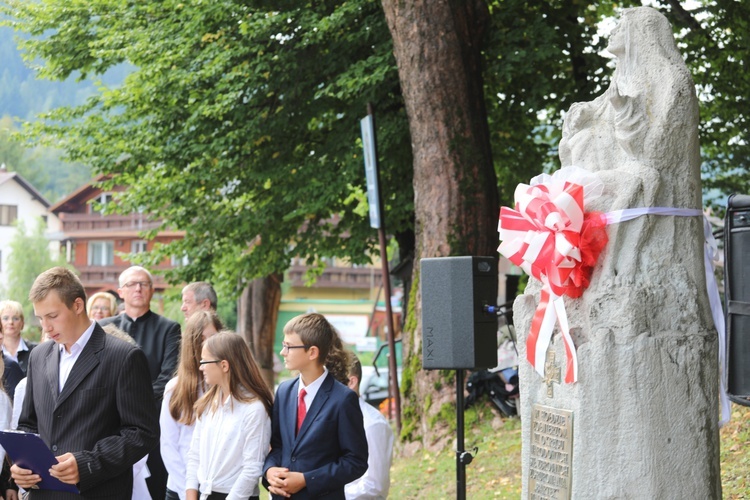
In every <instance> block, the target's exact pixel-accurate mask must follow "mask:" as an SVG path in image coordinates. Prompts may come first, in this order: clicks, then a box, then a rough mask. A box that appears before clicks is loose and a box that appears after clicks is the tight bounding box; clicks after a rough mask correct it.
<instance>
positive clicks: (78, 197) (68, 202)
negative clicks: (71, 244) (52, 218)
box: [49, 175, 106, 215]
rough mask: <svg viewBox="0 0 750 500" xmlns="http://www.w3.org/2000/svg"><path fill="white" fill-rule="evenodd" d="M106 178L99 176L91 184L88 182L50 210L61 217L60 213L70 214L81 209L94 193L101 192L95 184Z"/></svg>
mask: <svg viewBox="0 0 750 500" xmlns="http://www.w3.org/2000/svg"><path fill="white" fill-rule="evenodd" d="M105 178H106V176H105V175H98V176H96V177H95V178H94V179H93V180H91V181H90V182H87V183H86V184H84V185H83V186H81V187H79V188H78V189H76V190H75V191H73V192H72V193H71V194H69V195H68V196H66V197H65V198H63V199H62V200H60V201H58V202H57V203H55V204H54V205H52V206H51V207H50V209H49V211H50V212H52V213H53V214H55V215H59V212H70V211H73V210H75V209H76V208H77V207H79V206H80V205H81V204H82V203H85V202H86V201H88V200H89V198H90V197H91V195H92V193H95V192H97V191H100V188H99V187H97V186H96V185H95V184H96V183H98V182H99V181H101V180H104V179H105Z"/></svg>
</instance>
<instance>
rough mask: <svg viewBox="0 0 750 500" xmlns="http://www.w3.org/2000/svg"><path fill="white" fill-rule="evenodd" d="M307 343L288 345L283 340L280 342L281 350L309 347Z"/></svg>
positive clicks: (287, 350)
mask: <svg viewBox="0 0 750 500" xmlns="http://www.w3.org/2000/svg"><path fill="white" fill-rule="evenodd" d="M309 348H310V346H309V345H304V344H302V345H289V344H286V343H284V342H282V343H281V352H289V351H290V350H292V349H309Z"/></svg>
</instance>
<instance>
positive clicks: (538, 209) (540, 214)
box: [498, 167, 607, 383]
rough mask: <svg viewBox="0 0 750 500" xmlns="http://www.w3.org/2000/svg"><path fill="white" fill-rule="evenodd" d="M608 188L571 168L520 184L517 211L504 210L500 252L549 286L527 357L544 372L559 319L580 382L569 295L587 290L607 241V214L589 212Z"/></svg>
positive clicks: (568, 378) (570, 369)
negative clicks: (587, 208)
mask: <svg viewBox="0 0 750 500" xmlns="http://www.w3.org/2000/svg"><path fill="white" fill-rule="evenodd" d="M602 189H603V184H602V183H601V181H600V180H599V178H598V177H597V176H596V175H594V174H592V173H590V172H587V171H586V170H583V169H581V168H578V167H566V168H563V169H561V170H558V171H557V172H555V173H554V174H553V175H551V176H550V175H547V174H542V175H540V176H537V177H534V178H533V179H532V180H531V183H530V184H529V185H527V184H520V185H519V186H518V187H517V188H516V192H515V201H516V204H515V209H511V208H508V207H502V208H501V209H500V223H499V226H498V231H499V232H500V239H501V240H502V243H501V244H500V247H498V251H499V252H500V253H501V254H502V255H504V256H505V257H506V258H508V260H510V261H511V262H512V263H514V264H515V265H517V266H519V267H520V268H522V269H523V270H524V271H526V273H528V274H529V275H530V276H533V277H535V278H536V279H538V280H540V281H541V282H542V285H543V286H542V293H541V298H540V301H539V305H538V306H537V309H536V312H535V313H534V318H533V320H532V323H531V331H530V332H529V336H528V337H527V339H526V357H527V359H528V360H529V362H530V363H531V365H532V366H533V367H534V369H535V370H536V371H537V372H538V373H539V374H540V375H541V376H544V360H545V353H546V352H547V349H548V347H549V344H550V341H551V340H552V334H553V331H554V328H555V323H556V322H558V323H559V324H560V331H561V332H562V335H563V341H564V344H565V354H566V370H565V382H566V383H573V382H576V381H577V380H578V361H577V357H576V349H575V344H574V343H573V339H572V338H571V336H570V327H569V325H568V317H567V314H566V312H565V303H564V302H563V296H564V295H567V296H568V297H571V298H578V297H580V296H581V295H582V294H583V291H584V290H585V289H586V288H587V287H588V285H589V280H590V278H591V272H592V271H593V268H594V266H595V265H596V261H597V259H598V258H599V254H600V253H601V251H602V249H603V248H604V247H605V246H606V244H607V233H606V231H605V229H604V227H605V226H606V223H607V221H606V218H604V217H602V214H600V213H597V212H585V211H584V207H585V205H586V204H588V203H589V202H591V200H593V199H595V198H597V197H598V196H600V195H601V192H602Z"/></svg>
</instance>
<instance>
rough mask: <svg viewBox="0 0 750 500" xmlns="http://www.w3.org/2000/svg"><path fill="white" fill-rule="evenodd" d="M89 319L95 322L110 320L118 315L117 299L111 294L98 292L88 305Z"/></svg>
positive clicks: (90, 298)
mask: <svg viewBox="0 0 750 500" xmlns="http://www.w3.org/2000/svg"><path fill="white" fill-rule="evenodd" d="M86 311H88V313H89V318H90V319H93V320H95V321H99V320H102V319H104V318H109V317H111V316H114V315H115V314H116V313H117V299H115V296H114V295H112V294H111V293H109V292H97V293H95V294H94V295H92V296H91V297H89V300H88V302H87V303H86Z"/></svg>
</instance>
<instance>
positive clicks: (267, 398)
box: [195, 330, 273, 418]
mask: <svg viewBox="0 0 750 500" xmlns="http://www.w3.org/2000/svg"><path fill="white" fill-rule="evenodd" d="M205 347H206V349H207V350H208V351H209V352H210V353H211V354H212V355H213V356H214V358H215V359H219V360H222V361H227V362H228V363H229V392H230V394H231V396H232V397H233V398H234V399H236V400H237V401H242V402H244V403H250V402H252V401H255V400H256V399H258V400H260V402H261V403H263V406H265V408H266V413H268V416H269V417H270V416H271V410H272V408H273V395H272V394H271V390H270V389H269V388H268V386H267V385H266V382H265V380H263V376H262V375H261V374H260V370H259V369H258V365H257V364H256V363H255V359H253V354H252V353H251V352H250V348H249V347H248V346H247V344H246V343H245V339H243V338H242V337H240V336H239V335H237V334H236V333H234V332H232V331H229V330H225V331H222V332H219V333H218V334H217V335H214V336H213V337H211V338H209V339H208V340H206V342H205ZM226 396H227V394H221V388H220V387H219V385H218V384H216V385H213V386H211V387H210V388H209V389H208V391H206V393H205V394H204V395H203V397H202V398H200V399H199V400H198V402H197V403H196V404H195V411H196V413H197V415H198V418H200V415H203V413H204V412H205V411H206V410H207V409H208V408H209V407H210V408H211V410H212V411H216V408H218V406H219V404H220V403H221V401H219V397H226Z"/></svg>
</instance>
